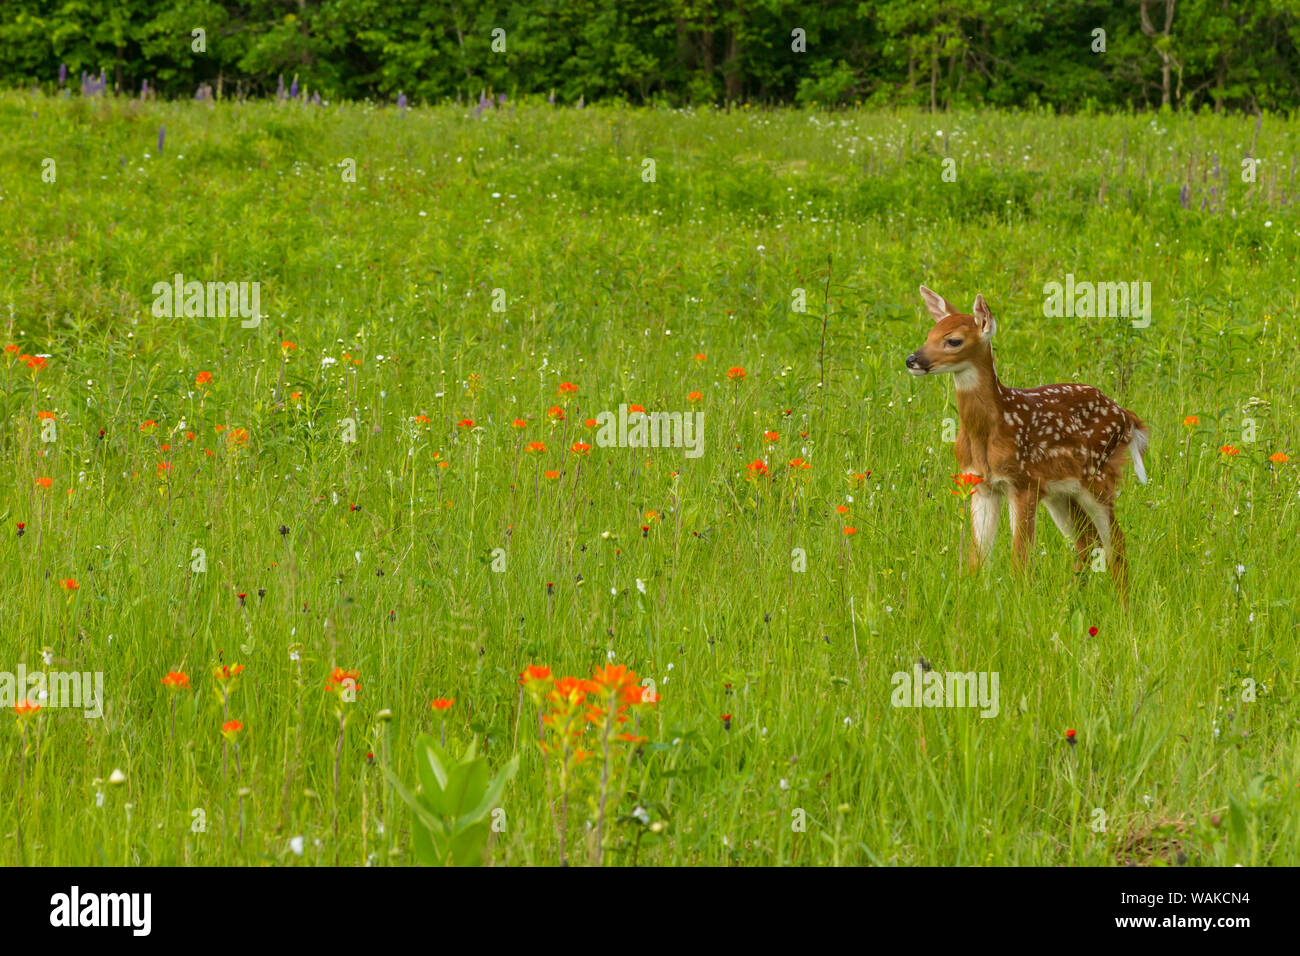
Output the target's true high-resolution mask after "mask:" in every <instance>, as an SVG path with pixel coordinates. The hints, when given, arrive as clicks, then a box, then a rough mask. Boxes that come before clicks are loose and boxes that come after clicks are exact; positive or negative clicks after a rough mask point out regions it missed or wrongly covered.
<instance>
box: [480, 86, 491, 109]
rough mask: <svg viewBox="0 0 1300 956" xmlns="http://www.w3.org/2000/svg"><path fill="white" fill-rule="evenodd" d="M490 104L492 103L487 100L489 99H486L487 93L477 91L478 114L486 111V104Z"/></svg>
mask: <svg viewBox="0 0 1300 956" xmlns="http://www.w3.org/2000/svg"><path fill="white" fill-rule="evenodd" d="M490 102H492V101H491V100H489V99H488V98H487V93H485V92H483V91H482V90H479V91H478V109H479V112H480V113H481V112H483V111H484V110H485V109H487V107H488V103H490Z"/></svg>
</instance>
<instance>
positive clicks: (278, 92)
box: [275, 73, 284, 100]
mask: <svg viewBox="0 0 1300 956" xmlns="http://www.w3.org/2000/svg"><path fill="white" fill-rule="evenodd" d="M275 98H276V99H277V100H282V99H284V74H283V73H281V74H280V81H279V83H277V84H276V87H275Z"/></svg>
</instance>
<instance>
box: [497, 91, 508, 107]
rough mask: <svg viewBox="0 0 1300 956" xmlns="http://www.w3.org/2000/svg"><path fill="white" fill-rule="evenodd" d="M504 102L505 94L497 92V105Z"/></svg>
mask: <svg viewBox="0 0 1300 956" xmlns="http://www.w3.org/2000/svg"><path fill="white" fill-rule="evenodd" d="M505 102H506V95H505V94H504V93H498V94H497V106H504V105H505Z"/></svg>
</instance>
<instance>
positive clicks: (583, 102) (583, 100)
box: [578, 94, 587, 109]
mask: <svg viewBox="0 0 1300 956" xmlns="http://www.w3.org/2000/svg"><path fill="white" fill-rule="evenodd" d="M586 105H587V97H586V94H583V95H582V96H579V97H578V109H582V108H583V107H585V106H586Z"/></svg>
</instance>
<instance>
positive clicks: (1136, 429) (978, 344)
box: [908, 287, 1147, 596]
mask: <svg viewBox="0 0 1300 956" xmlns="http://www.w3.org/2000/svg"><path fill="white" fill-rule="evenodd" d="M922 295H923V296H924V297H925V298H926V302H927V304H928V305H929V307H930V311H931V313H932V315H934V317H935V318H936V322H935V324H934V327H933V328H931V330H930V332H929V334H928V335H927V336H926V340H925V344H924V345H923V346H921V348H919V349H917V351H916V352H914V353H913V354H912V355H911V356H909V357H908V368H909V369H912V370H920V371H922V372H923V373H926V374H928V373H935V372H943V371H956V374H957V384H958V388H957V412H958V415H959V417H960V419H961V427H960V429H959V430H958V433H957V443H956V446H955V448H954V450H955V452H956V455H957V463H958V466H959V467H960V469H961V470H962V471H963V472H970V473H973V474H976V475H979V476H980V477H981V478H983V479H984V481H983V482H982V483H981V484H980V485H978V486H977V487H976V490H975V496H976V498H977V499H979V500H978V501H972V509H971V514H972V540H971V552H970V563H971V566H972V567H978V566H979V564H980V562H981V560H982V559H983V557H985V555H986V553H987V550H988V549H990V548H991V547H992V543H991V541H992V534H991V533H990V532H989V531H988V528H987V526H985V528H984V529H983V530H984V533H985V535H986V536H987V544H983V545H982V543H981V542H982V539H979V536H980V532H981V528H980V527H979V526H978V525H977V522H978V521H979V519H977V517H976V513H977V510H978V511H979V512H980V513H982V514H983V515H984V516H985V520H987V515H988V511H987V510H986V509H989V508H995V507H997V506H998V505H999V502H997V501H996V500H990V499H989V498H988V497H987V496H993V498H994V499H996V498H997V496H1003V495H1004V496H1005V497H1006V498H1007V499H1008V501H1009V502H1010V503H1011V511H1012V515H1013V528H1012V530H1013V537H1014V540H1013V552H1014V560H1015V563H1016V566H1017V567H1023V566H1024V565H1025V563H1026V561H1027V560H1028V550H1029V547H1030V545H1031V543H1032V542H1033V537H1034V525H1035V516H1036V513H1037V509H1038V505H1039V503H1040V502H1042V501H1044V500H1045V499H1046V500H1047V501H1048V502H1049V504H1050V505H1052V506H1053V507H1054V508H1056V510H1057V515H1056V516H1057V517H1059V518H1062V519H1063V520H1064V522H1065V524H1066V526H1067V527H1068V531H1067V534H1070V535H1071V536H1072V537H1073V538H1074V542H1075V549H1076V554H1077V559H1078V567H1079V568H1080V569H1081V568H1082V567H1083V566H1084V565H1085V564H1086V562H1087V559H1088V557H1089V555H1090V554H1091V553H1092V550H1093V548H1095V547H1097V546H1098V544H1099V543H1102V542H1104V541H1105V539H1106V538H1107V537H1108V538H1109V542H1108V543H1109V548H1108V549H1107V550H1108V551H1109V554H1108V563H1109V565H1110V569H1111V573H1112V575H1113V576H1114V579H1115V583H1116V585H1117V586H1118V587H1119V589H1120V593H1121V595H1122V596H1123V595H1124V594H1125V593H1126V584H1127V561H1126V557H1125V553H1124V537H1123V534H1122V533H1121V532H1120V530H1119V527H1118V525H1117V524H1116V523H1115V494H1116V489H1117V487H1118V484H1119V480H1120V476H1121V473H1122V472H1123V469H1124V466H1125V465H1126V464H1128V463H1129V461H1130V455H1129V447H1130V444H1132V443H1134V442H1136V443H1137V444H1138V448H1139V449H1140V448H1142V447H1143V446H1144V445H1145V443H1146V437H1147V436H1146V426H1145V425H1144V424H1143V422H1142V420H1141V419H1139V418H1138V417H1137V416H1136V415H1135V414H1133V413H1132V412H1131V411H1129V410H1128V409H1126V408H1121V407H1120V406H1119V405H1118V404H1116V403H1115V402H1114V401H1112V400H1111V399H1109V398H1107V397H1106V396H1105V395H1103V394H1102V393H1101V392H1100V391H1098V390H1097V389H1095V388H1093V387H1092V386H1091V385H1081V384H1077V383H1070V384H1062V385H1042V386H1039V387H1037V388H1008V387H1007V386H1005V385H1003V384H1002V382H1000V381H999V380H998V377H997V373H996V372H995V370H994V367H993V350H992V346H991V342H990V340H991V338H992V335H993V330H994V328H995V323H994V321H993V317H992V314H991V313H990V312H989V311H988V307H987V306H986V305H985V304H984V299H983V297H982V296H981V297H978V298H977V299H976V303H975V308H974V310H973V312H974V314H972V315H966V314H964V313H958V312H955V311H954V310H953V309H952V307H951V306H950V305H949V304H948V303H947V302H946V301H945V300H944V299H943V298H942V297H940V296H937V295H935V294H934V293H932V292H930V291H929V290H928V289H925V288H924V287H922ZM954 343H956V344H954ZM1139 474H1141V472H1139ZM1075 483H1077V488H1078V492H1076V491H1074V490H1073V489H1074V488H1075ZM1079 492H1082V493H1083V494H1080V493H1079ZM980 496H985V497H980ZM1090 508H1093V509H1094V514H1093V515H1092V516H1090V515H1089V513H1088V509H1090ZM1098 508H1099V509H1100V511H1099V512H1098V511H1097V510H1096V509H1098ZM1101 515H1104V521H1103V520H1101V518H1100V516H1101ZM993 522H994V523H993V529H994V532H995V531H996V516H995V517H994V519H993ZM1099 522H1100V525H1101V526H1100V527H1099ZM1062 530H1066V528H1063V529H1062Z"/></svg>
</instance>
